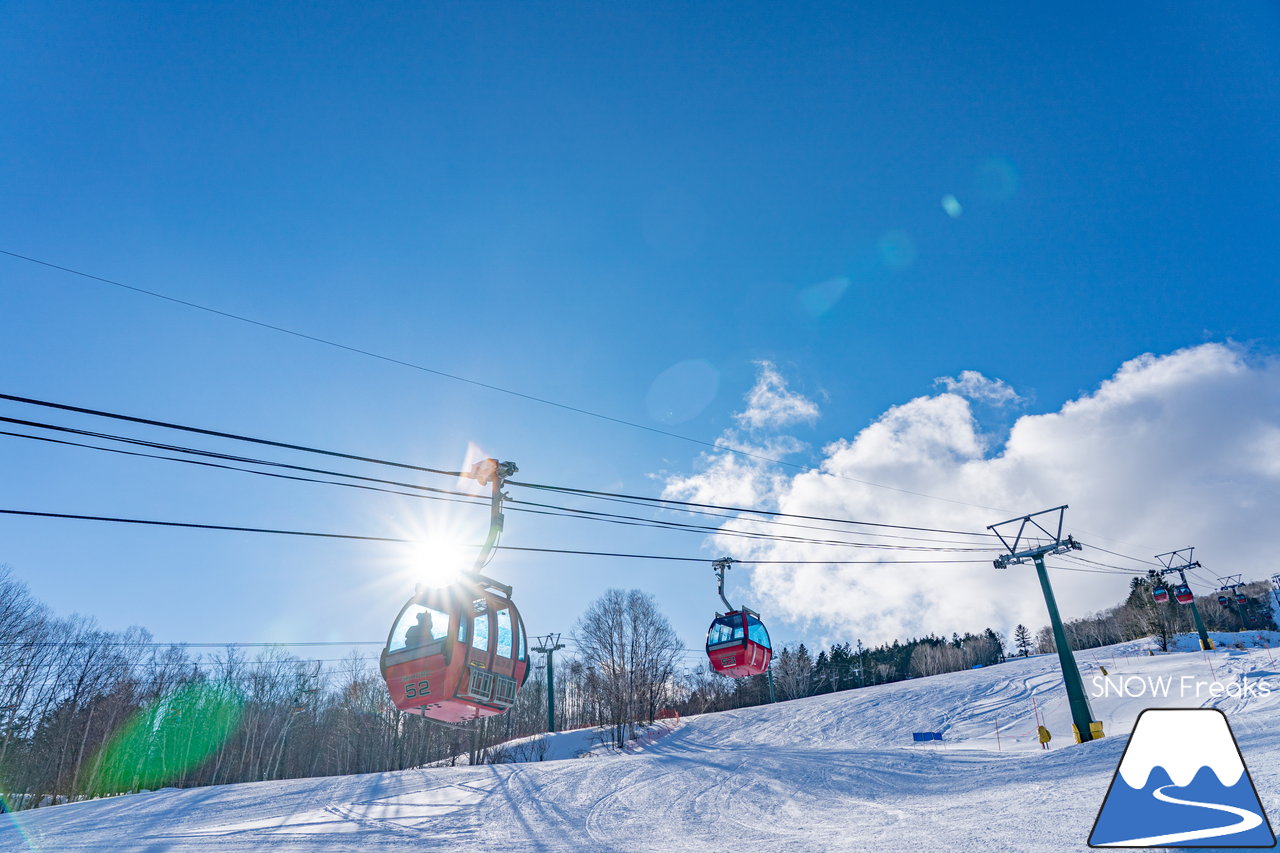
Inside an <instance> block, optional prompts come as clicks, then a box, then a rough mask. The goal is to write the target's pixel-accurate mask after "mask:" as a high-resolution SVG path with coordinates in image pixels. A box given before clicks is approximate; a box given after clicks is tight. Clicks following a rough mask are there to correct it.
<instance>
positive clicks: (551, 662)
mask: <svg viewBox="0 0 1280 853" xmlns="http://www.w3.org/2000/svg"><path fill="white" fill-rule="evenodd" d="M534 639H535V640H536V641H537V643H538V645H536V646H534V647H533V648H532V649H530V651H534V652H537V653H538V654H542V655H546V656H547V731H549V732H554V731H555V730H556V664H555V659H556V652H558V651H560V650H561V649H563V648H564V644H563V643H561V642H560V635H559V634H547V635H545V636H542V637H535V638H534Z"/></svg>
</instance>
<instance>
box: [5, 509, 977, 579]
mask: <svg viewBox="0 0 1280 853" xmlns="http://www.w3.org/2000/svg"><path fill="white" fill-rule="evenodd" d="M0 515H13V516H26V517H32V518H51V519H70V520H76V521H99V522H107V523H114V524H133V525H144V526H154V527H173V528H190V529H196V530H221V531H229V532H236V533H263V534H271V535H276V536H300V537H312V538H318V539H343V540H352V541H358V542H388V543H393V544H415V542H416V540H413V539H404V538H400V537H394V536H367V535H359V534H351V533H323V532H318V531H311V530H286V529H281V528H271V527H249V526H242V525H231V524H200V523H196V522H188V521H160V520H156V519H142V518H123V517H118V516H103V515H83V514H79V513H65V512H40V511H36V510H23V509H0ZM463 547H470V548H478V547H480V546H479V545H468V546H463ZM495 550H498V551H524V552H530V553H544V554H573V555H578V556H586V557H620V558H628V559H637V560H668V561H675V562H685V563H709V562H711V559H710V558H709V557H681V556H672V555H660V554H628V553H621V552H612V551H584V550H576V549H567V548H534V547H529V546H522V545H499V546H496V547H495ZM734 562H736V563H743V564H748V565H806V564H812V565H836V566H842V565H901V564H930V565H932V564H941V563H985V562H987V560H736V559H735V560H734Z"/></svg>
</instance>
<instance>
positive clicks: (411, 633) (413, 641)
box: [404, 610, 434, 648]
mask: <svg viewBox="0 0 1280 853" xmlns="http://www.w3.org/2000/svg"><path fill="white" fill-rule="evenodd" d="M432 639H434V638H433V637H432V636H431V611H430V610H424V611H422V612H421V613H419V614H418V621H417V622H415V623H413V624H412V625H410V626H409V630H408V631H406V632H405V635H404V644H405V647H406V648H413V647H414V646H422V645H426V644H427V643H429V642H431V640H432Z"/></svg>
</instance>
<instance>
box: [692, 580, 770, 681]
mask: <svg viewBox="0 0 1280 853" xmlns="http://www.w3.org/2000/svg"><path fill="white" fill-rule="evenodd" d="M732 565H733V560H731V559H729V558H727V557H726V558H724V559H721V560H716V561H715V562H714V563H712V569H713V570H714V571H715V573H716V580H717V582H718V586H717V589H718V591H719V593H720V600H721V601H723V602H724V606H725V607H726V608H728V612H727V613H717V614H716V618H715V620H714V621H712V623H711V627H710V628H708V629H707V661H708V662H709V663H710V664H711V668H712V669H713V670H715V671H716V672H718V673H720V674H721V675H727V676H729V677H730V678H746V677H747V676H750V675H763V674H764V673H765V672H767V671H768V670H769V662H770V661H772V660H773V647H772V646H771V645H770V643H769V632H768V631H767V630H765V627H764V623H763V622H761V621H760V614H759V613H756V612H755V611H754V610H750V609H748V608H746V607H743V608H739V609H735V608H734V607H733V605H731V604H730V603H729V599H728V598H725V594H724V573H725V571H726V570H727V569H729V568H731V567H732ZM770 690H772V687H770Z"/></svg>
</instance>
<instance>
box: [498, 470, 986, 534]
mask: <svg viewBox="0 0 1280 853" xmlns="http://www.w3.org/2000/svg"><path fill="white" fill-rule="evenodd" d="M507 483H508V485H512V486H523V487H525V488H528V489H540V490H543V491H550V492H559V493H562V494H572V495H581V496H584V497H600V498H607V499H619V498H624V499H627V500H632V501H646V502H649V503H654V504H664V505H671V506H676V507H698V508H701V509H717V510H727V511H729V512H742V513H755V514H758V515H767V516H770V517H775V518H801V519H806V520H808V521H828V522H834V523H837V524H857V525H862V526H867V527H884V528H890V529H894V530H914V531H919V532H925V533H949V534H953V535H956V536H981V537H991V538H995V534H994V533H980V532H977V531H973V530H948V529H945V528H940V527H918V526H913V525H908V524H888V523H885V522H877V521H856V520H854V519H848V518H832V517H830V516H822V515H801V514H798V513H791V512H782V511H780V510H768V509H751V508H749V507H737V506H725V505H721V504H710V503H701V502H698V501H680V500H675V499H673V498H654V497H648V496H645V495H626V494H620V493H617V492H601V491H595V490H592V489H578V488H572V487H568V486H551V485H547V484H545V483H525V482H522V481H518V480H508V481H507Z"/></svg>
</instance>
